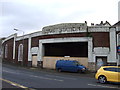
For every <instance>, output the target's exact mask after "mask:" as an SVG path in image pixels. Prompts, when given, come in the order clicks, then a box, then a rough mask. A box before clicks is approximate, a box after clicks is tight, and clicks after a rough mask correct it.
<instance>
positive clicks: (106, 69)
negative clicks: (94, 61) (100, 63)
mask: <svg viewBox="0 0 120 90" xmlns="http://www.w3.org/2000/svg"><path fill="white" fill-rule="evenodd" d="M103 69H104V70H105V71H112V72H120V68H113V67H110V68H103Z"/></svg>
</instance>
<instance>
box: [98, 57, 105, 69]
mask: <svg viewBox="0 0 120 90" xmlns="http://www.w3.org/2000/svg"><path fill="white" fill-rule="evenodd" d="M105 65H107V56H96V70H98V69H99V68H100V67H101V66H105Z"/></svg>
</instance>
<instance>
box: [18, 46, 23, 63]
mask: <svg viewBox="0 0 120 90" xmlns="http://www.w3.org/2000/svg"><path fill="white" fill-rule="evenodd" d="M22 60H23V44H20V45H19V48H18V61H22Z"/></svg>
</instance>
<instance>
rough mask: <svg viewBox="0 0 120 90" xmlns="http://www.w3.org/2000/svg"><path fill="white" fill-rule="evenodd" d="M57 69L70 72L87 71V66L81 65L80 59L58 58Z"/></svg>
mask: <svg viewBox="0 0 120 90" xmlns="http://www.w3.org/2000/svg"><path fill="white" fill-rule="evenodd" d="M56 70H58V71H59V72H61V71H69V72H86V70H87V68H86V67H85V66H83V65H80V64H79V62H78V61H71V60H57V62H56Z"/></svg>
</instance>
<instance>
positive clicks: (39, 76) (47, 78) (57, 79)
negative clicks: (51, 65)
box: [30, 75, 64, 82]
mask: <svg viewBox="0 0 120 90" xmlns="http://www.w3.org/2000/svg"><path fill="white" fill-rule="evenodd" d="M30 76H31V77H35V78H40V79H47V80H55V81H60V82H63V81H64V80H60V79H53V78H48V77H41V76H35V75H30Z"/></svg>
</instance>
